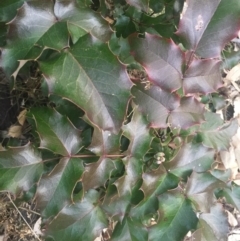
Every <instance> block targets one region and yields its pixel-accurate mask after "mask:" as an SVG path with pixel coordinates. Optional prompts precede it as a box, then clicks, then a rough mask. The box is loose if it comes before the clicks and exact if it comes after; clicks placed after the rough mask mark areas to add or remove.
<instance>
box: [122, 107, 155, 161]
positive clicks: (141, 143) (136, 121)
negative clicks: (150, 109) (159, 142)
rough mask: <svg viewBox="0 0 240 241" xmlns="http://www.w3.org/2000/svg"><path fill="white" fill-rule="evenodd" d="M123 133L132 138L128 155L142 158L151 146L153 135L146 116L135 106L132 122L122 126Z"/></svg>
mask: <svg viewBox="0 0 240 241" xmlns="http://www.w3.org/2000/svg"><path fill="white" fill-rule="evenodd" d="M122 130H123V135H124V136H126V137H127V138H128V139H129V140H130V144H129V147H128V150H127V151H126V153H125V154H126V155H130V156H133V157H138V158H142V157H143V156H144V155H145V154H146V153H147V151H148V150H149V148H150V145H151V142H152V139H153V136H151V134H150V128H149V126H148V121H147V120H146V118H145V117H144V116H143V115H142V114H141V112H139V110H138V109H137V108H135V110H134V112H133V117H132V120H131V122H130V123H128V124H127V125H124V126H123V127H122Z"/></svg>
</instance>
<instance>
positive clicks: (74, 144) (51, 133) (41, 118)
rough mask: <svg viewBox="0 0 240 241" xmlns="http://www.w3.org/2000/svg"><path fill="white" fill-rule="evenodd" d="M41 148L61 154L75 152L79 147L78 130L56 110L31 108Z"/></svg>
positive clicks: (66, 154) (67, 154) (68, 154)
mask: <svg viewBox="0 0 240 241" xmlns="http://www.w3.org/2000/svg"><path fill="white" fill-rule="evenodd" d="M30 114H31V115H32V116H33V118H34V120H35V123H36V126H37V132H38V134H39V137H40V139H41V148H46V149H48V150H51V151H52V152H54V153H58V154H60V155H62V156H70V155H72V154H76V153H77V152H78V151H79V150H80V148H81V139H80V131H79V130H77V129H75V128H74V127H73V126H72V124H71V122H69V120H68V119H67V118H66V117H64V116H62V115H61V114H59V113H58V112H57V111H55V110H52V109H49V108H44V107H43V108H39V107H38V108H33V109H31V111H30Z"/></svg>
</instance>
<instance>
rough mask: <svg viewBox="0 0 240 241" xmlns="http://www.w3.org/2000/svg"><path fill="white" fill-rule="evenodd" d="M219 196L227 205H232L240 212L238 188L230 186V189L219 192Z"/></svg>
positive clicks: (239, 192) (239, 189)
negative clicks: (223, 198) (224, 199)
mask: <svg viewBox="0 0 240 241" xmlns="http://www.w3.org/2000/svg"><path fill="white" fill-rule="evenodd" d="M220 193H221V195H222V196H224V197H225V198H226V200H227V202H228V203H231V204H232V205H234V206H235V207H236V208H237V209H238V210H240V187H239V186H237V185H232V187H230V188H224V189H223V190H221V191H220Z"/></svg>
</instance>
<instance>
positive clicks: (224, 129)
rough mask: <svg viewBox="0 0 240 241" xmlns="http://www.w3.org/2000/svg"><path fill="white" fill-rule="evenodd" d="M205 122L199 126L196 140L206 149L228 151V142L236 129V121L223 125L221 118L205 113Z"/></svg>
mask: <svg viewBox="0 0 240 241" xmlns="http://www.w3.org/2000/svg"><path fill="white" fill-rule="evenodd" d="M205 120H206V122H205V123H203V124H202V125H201V126H200V129H199V133H198V138H199V139H200V140H202V142H203V144H204V145H205V146H207V147H210V148H215V149H217V150H218V151H220V150H225V151H226V150H228V147H229V143H230V140H231V138H232V137H233V135H234V134H236V131H237V128H238V123H237V120H236V119H234V120H232V121H230V122H228V123H225V124H224V122H223V120H222V119H221V117H220V116H219V115H218V114H215V113H212V112H206V113H205Z"/></svg>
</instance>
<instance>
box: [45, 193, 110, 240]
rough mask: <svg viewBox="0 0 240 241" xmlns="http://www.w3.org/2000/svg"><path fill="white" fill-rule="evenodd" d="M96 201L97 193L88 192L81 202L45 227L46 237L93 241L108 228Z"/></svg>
mask: <svg viewBox="0 0 240 241" xmlns="http://www.w3.org/2000/svg"><path fill="white" fill-rule="evenodd" d="M98 199H99V193H98V192H97V191H95V190H89V191H88V192H87V193H86V194H85V195H84V198H83V200H81V201H77V202H76V203H75V204H71V205H69V206H67V207H65V208H63V209H62V210H61V212H60V213H59V214H58V215H57V217H56V218H55V219H54V220H53V221H52V222H51V223H50V225H49V226H48V227H47V230H46V235H47V236H49V237H52V238H54V240H68V241H76V240H84V241H92V240H94V239H95V238H96V237H98V236H99V235H100V234H101V232H102V230H103V229H104V228H107V226H108V224H107V219H106V217H105V214H104V213H103V211H102V210H101V208H100V207H99V206H98V204H97V202H98Z"/></svg>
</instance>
